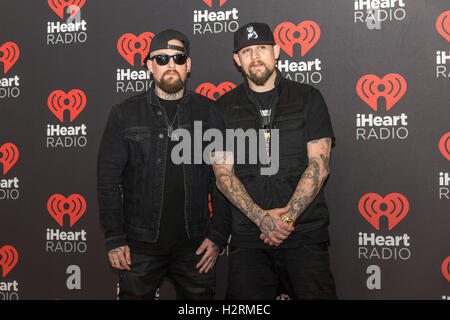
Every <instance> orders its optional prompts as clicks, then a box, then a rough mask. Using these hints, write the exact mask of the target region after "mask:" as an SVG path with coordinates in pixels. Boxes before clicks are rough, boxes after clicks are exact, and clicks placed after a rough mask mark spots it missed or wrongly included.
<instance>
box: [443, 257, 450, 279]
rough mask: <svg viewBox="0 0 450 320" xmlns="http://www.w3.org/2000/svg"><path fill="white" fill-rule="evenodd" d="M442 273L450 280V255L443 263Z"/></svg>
mask: <svg viewBox="0 0 450 320" xmlns="http://www.w3.org/2000/svg"><path fill="white" fill-rule="evenodd" d="M442 274H443V275H444V277H445V279H447V281H448V282H450V257H447V259H445V260H444V262H443V263H442Z"/></svg>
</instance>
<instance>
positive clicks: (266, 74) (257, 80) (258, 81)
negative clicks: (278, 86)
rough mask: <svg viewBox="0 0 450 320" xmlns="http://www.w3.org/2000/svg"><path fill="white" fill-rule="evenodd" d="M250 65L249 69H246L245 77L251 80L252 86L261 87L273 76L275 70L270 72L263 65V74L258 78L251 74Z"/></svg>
mask: <svg viewBox="0 0 450 320" xmlns="http://www.w3.org/2000/svg"><path fill="white" fill-rule="evenodd" d="M251 68H252V65H250V67H249V69H248V73H246V76H247V77H248V78H249V79H250V80H252V82H253V83H254V84H256V85H257V86H263V85H264V84H265V83H266V82H267V80H269V78H270V76H271V75H272V74H273V72H274V71H275V68H273V69H272V70H269V68H267V66H266V65H265V64H264V72H263V73H262V75H260V76H258V75H256V74H255V73H253V72H252V69H251Z"/></svg>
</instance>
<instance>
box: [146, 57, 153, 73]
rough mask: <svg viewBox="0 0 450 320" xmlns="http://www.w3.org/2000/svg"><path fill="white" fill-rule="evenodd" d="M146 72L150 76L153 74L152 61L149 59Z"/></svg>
mask: <svg viewBox="0 0 450 320" xmlns="http://www.w3.org/2000/svg"><path fill="white" fill-rule="evenodd" d="M147 70H148V72H149V73H150V74H151V73H153V65H152V60H150V59H148V60H147Z"/></svg>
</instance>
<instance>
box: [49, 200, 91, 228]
mask: <svg viewBox="0 0 450 320" xmlns="http://www.w3.org/2000/svg"><path fill="white" fill-rule="evenodd" d="M47 210H48V213H50V215H51V216H52V217H53V219H55V221H56V222H58V224H59V225H60V226H61V227H62V226H63V219H64V215H66V214H67V215H68V216H69V217H70V226H71V227H72V226H73V225H74V224H75V223H76V222H77V221H78V220H79V219H80V218H81V217H82V216H83V214H84V212H85V211H86V200H84V198H83V197H82V196H81V195H79V194H72V195H70V196H69V197H67V198H66V197H64V196H63V195H60V194H54V195H52V196H51V197H50V198H49V199H48V201H47Z"/></svg>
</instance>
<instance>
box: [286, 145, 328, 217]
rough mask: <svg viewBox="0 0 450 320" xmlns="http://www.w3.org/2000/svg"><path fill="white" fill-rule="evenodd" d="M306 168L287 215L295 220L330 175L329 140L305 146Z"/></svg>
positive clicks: (290, 202)
mask: <svg viewBox="0 0 450 320" xmlns="http://www.w3.org/2000/svg"><path fill="white" fill-rule="evenodd" d="M307 148H308V159H309V163H308V167H307V168H306V170H305V172H304V173H303V174H302V176H301V178H300V181H299V182H298V184H297V188H296V189H295V192H294V194H293V195H292V198H291V200H290V201H289V204H290V206H291V208H290V210H289V212H288V214H286V215H287V216H288V217H290V218H291V219H292V220H294V221H295V220H296V219H297V218H298V217H299V216H300V215H301V214H302V213H303V211H305V209H306V208H307V207H308V206H309V204H310V203H311V202H312V201H313V200H314V198H315V197H316V195H317V194H318V193H319V191H320V189H321V188H322V185H323V183H324V182H325V179H326V178H327V177H328V174H329V173H330V153H331V138H323V139H319V140H312V141H310V142H308V144H307Z"/></svg>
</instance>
